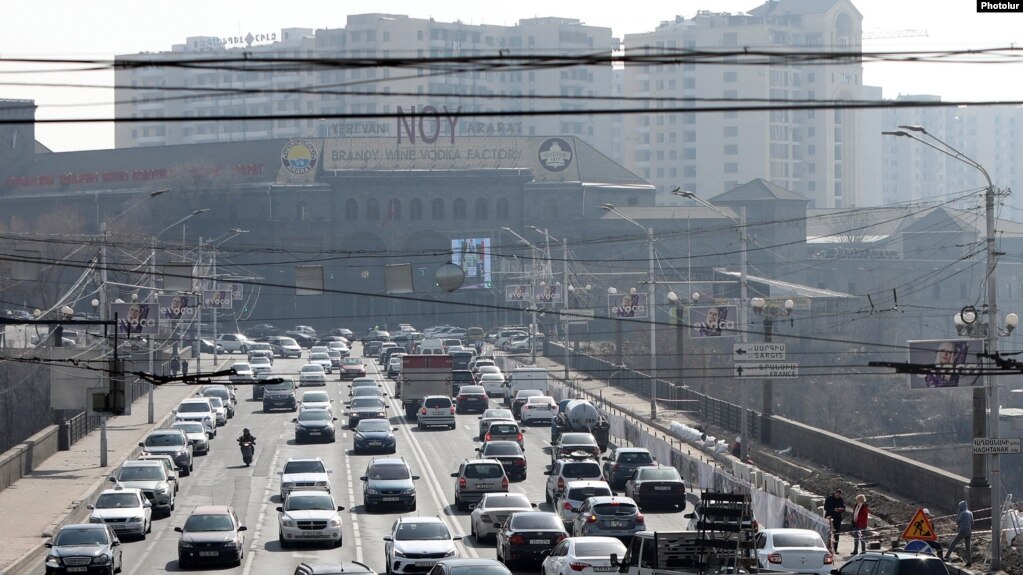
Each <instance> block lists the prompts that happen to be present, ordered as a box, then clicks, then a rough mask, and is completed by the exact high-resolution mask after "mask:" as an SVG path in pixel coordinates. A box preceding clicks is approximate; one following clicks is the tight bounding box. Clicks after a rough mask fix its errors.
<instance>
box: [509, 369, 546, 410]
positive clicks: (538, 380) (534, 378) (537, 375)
mask: <svg viewBox="0 0 1023 575" xmlns="http://www.w3.org/2000/svg"><path fill="white" fill-rule="evenodd" d="M523 389H539V390H540V391H542V392H543V395H547V394H548V393H549V392H550V385H549V383H548V381H547V370H546V369H544V368H542V367H516V368H515V369H513V370H511V372H510V373H505V382H504V404H505V405H507V406H511V402H512V399H513V398H514V397H515V394H517V393H518V392H519V391H520V390H523Z"/></svg>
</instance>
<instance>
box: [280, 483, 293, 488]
mask: <svg viewBox="0 0 1023 575" xmlns="http://www.w3.org/2000/svg"><path fill="white" fill-rule="evenodd" d="M281 488H283V489H294V488H295V484H294V483H293V482H291V481H288V482H286V483H284V484H283V485H281Z"/></svg>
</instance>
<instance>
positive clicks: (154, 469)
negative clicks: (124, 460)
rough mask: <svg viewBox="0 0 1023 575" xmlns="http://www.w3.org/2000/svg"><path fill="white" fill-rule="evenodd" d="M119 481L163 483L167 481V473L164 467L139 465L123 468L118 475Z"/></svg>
mask: <svg viewBox="0 0 1023 575" xmlns="http://www.w3.org/2000/svg"><path fill="white" fill-rule="evenodd" d="M117 479H118V481H163V480H165V479H167V472H166V471H164V469H163V465H138V466H134V465H133V466H131V467H122V468H121V472H120V473H118V474H117Z"/></svg>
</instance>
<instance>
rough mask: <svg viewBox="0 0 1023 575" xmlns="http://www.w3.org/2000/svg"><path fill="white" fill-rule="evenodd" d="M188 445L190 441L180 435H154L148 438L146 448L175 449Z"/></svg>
mask: <svg viewBox="0 0 1023 575" xmlns="http://www.w3.org/2000/svg"><path fill="white" fill-rule="evenodd" d="M186 443H188V440H187V439H185V438H184V437H182V435H181V434H180V433H158V434H156V433H154V434H151V435H150V436H149V437H147V438H146V447H174V446H178V445H184V444H186Z"/></svg>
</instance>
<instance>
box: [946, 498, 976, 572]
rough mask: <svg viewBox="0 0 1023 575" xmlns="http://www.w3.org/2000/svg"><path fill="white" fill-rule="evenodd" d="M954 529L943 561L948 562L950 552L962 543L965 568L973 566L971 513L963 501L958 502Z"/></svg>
mask: <svg viewBox="0 0 1023 575" xmlns="http://www.w3.org/2000/svg"><path fill="white" fill-rule="evenodd" d="M956 527H957V528H958V530H957V531H956V536H955V539H953V540H952V542H951V543H949V544H948V550H947V551H945V561H948V559H949V556H951V555H952V550H953V549H955V546H956V545H958V544H959V542H960V541H962V542H963V543H964V544H965V546H966V557H965V559H966V566H967V567H969V566H971V565H973V544H972V543H971V541H970V540H971V538H972V537H973V512H972V511H970V508H969V506H968V505H967V504H966V502H965V501H960V502H959V515H956ZM960 556H962V555H960Z"/></svg>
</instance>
